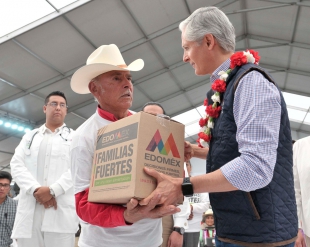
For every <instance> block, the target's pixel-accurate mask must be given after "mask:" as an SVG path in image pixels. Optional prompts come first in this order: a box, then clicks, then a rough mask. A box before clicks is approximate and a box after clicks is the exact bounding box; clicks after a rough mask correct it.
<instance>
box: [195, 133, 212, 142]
mask: <svg viewBox="0 0 310 247" xmlns="http://www.w3.org/2000/svg"><path fill="white" fill-rule="evenodd" d="M198 136H199V138H200V139H202V140H204V141H206V142H209V141H210V140H211V134H209V135H207V134H206V133H204V132H199V133H198Z"/></svg>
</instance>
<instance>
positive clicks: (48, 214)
mask: <svg viewBox="0 0 310 247" xmlns="http://www.w3.org/2000/svg"><path fill="white" fill-rule="evenodd" d="M43 112H44V113H45V115H46V122H45V124H43V125H42V126H41V127H40V128H37V129H34V130H32V131H29V132H28V133H26V134H25V135H24V136H23V139H22V140H21V142H20V144H19V145H18V146H17V148H16V149H15V154H14V156H13V158H12V160H11V163H10V164H11V171H12V175H13V178H14V180H15V182H16V183H17V184H18V186H19V187H20V194H19V200H18V207H17V213H16V218H15V223H14V227H13V232H12V238H14V239H17V240H18V247H55V246H57V247H73V246H74V242H75V236H74V235H75V232H76V231H77V229H78V218H77V215H76V212H75V204H74V194H73V186H72V185H73V184H72V179H71V172H70V158H69V153H70V144H71V140H72V134H73V130H72V129H69V128H68V127H67V126H66V124H65V123H64V119H65V116H66V115H67V100H66V97H65V95H64V94H63V93H62V92H59V91H56V92H52V93H50V94H49V95H48V96H47V97H46V98H45V104H44V106H43Z"/></svg>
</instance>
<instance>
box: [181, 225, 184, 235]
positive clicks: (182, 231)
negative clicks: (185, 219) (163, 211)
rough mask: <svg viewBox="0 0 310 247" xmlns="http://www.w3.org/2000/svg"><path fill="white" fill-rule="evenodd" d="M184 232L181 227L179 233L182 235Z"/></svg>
mask: <svg viewBox="0 0 310 247" xmlns="http://www.w3.org/2000/svg"><path fill="white" fill-rule="evenodd" d="M184 232H185V229H184V228H183V227H181V228H180V233H181V234H182V235H183V234H184Z"/></svg>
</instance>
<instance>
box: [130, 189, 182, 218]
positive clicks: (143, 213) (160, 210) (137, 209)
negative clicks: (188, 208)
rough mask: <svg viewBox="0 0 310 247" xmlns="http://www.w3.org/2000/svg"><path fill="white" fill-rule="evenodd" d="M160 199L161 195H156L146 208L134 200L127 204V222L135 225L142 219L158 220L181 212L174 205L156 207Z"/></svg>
mask: <svg viewBox="0 0 310 247" xmlns="http://www.w3.org/2000/svg"><path fill="white" fill-rule="evenodd" d="M160 197H161V196H160V195H159V194H155V195H154V197H152V198H151V200H150V201H149V203H148V204H147V205H146V206H141V205H139V202H138V200H136V199H134V198H132V199H131V200H130V201H129V202H128V203H127V209H126V210H125V211H124V219H125V221H126V222H128V223H135V222H137V221H139V220H142V219H146V218H151V219H157V218H161V217H163V216H166V215H171V214H175V213H177V212H179V211H180V209H179V208H177V207H175V206H173V205H169V206H161V207H157V206H156V205H157V204H158V203H159V201H160Z"/></svg>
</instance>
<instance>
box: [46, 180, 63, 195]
mask: <svg viewBox="0 0 310 247" xmlns="http://www.w3.org/2000/svg"><path fill="white" fill-rule="evenodd" d="M49 187H51V189H52V190H53V191H54V193H55V197H57V196H60V195H62V194H64V193H65V191H64V189H63V188H62V187H61V186H60V185H59V184H58V183H54V184H52V185H50V186H49Z"/></svg>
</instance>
